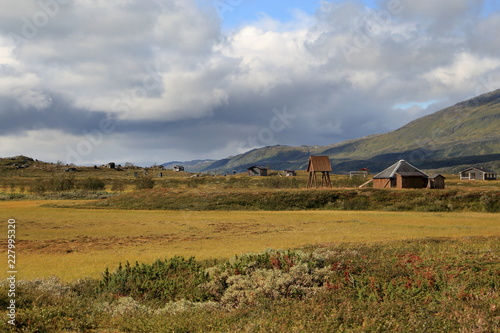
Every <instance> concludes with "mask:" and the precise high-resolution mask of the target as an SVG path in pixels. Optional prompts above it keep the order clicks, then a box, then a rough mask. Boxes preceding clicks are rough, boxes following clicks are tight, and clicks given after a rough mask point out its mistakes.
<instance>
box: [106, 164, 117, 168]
mask: <svg viewBox="0 0 500 333" xmlns="http://www.w3.org/2000/svg"><path fill="white" fill-rule="evenodd" d="M106 168H108V169H114V168H116V164H115V163H114V162H109V163H108V164H106Z"/></svg>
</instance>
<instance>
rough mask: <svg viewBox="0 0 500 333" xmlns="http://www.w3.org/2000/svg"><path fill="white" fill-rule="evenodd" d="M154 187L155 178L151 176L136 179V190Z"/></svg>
mask: <svg viewBox="0 0 500 333" xmlns="http://www.w3.org/2000/svg"><path fill="white" fill-rule="evenodd" d="M154 187H155V180H154V179H153V178H152V177H141V178H139V179H137V180H136V182H135V188H136V189H137V190H148V189H152V188H154Z"/></svg>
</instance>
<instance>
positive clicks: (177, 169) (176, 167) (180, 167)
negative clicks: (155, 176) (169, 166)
mask: <svg viewBox="0 0 500 333" xmlns="http://www.w3.org/2000/svg"><path fill="white" fill-rule="evenodd" d="M174 171H175V172H181V171H184V167H183V166H182V165H174Z"/></svg>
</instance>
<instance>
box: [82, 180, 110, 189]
mask: <svg viewBox="0 0 500 333" xmlns="http://www.w3.org/2000/svg"><path fill="white" fill-rule="evenodd" d="M79 187H80V188H81V189H82V190H85V191H102V190H104V189H105V188H106V183H105V182H104V180H102V179H100V178H94V177H88V178H86V179H84V180H82V181H81V182H80V184H79Z"/></svg>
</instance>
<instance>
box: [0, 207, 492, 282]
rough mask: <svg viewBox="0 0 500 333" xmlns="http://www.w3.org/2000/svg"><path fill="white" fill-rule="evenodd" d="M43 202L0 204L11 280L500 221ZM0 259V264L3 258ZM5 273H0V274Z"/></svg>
mask: <svg viewBox="0 0 500 333" xmlns="http://www.w3.org/2000/svg"><path fill="white" fill-rule="evenodd" d="M46 203H48V202H47V201H18V202H14V201H11V202H0V216H1V217H2V219H3V221H2V222H3V223H2V226H3V229H4V231H3V232H2V233H1V234H3V235H4V236H2V239H1V242H0V244H1V245H0V246H2V253H5V252H6V235H7V231H6V227H5V221H6V219H8V218H14V219H16V221H17V248H16V251H17V264H18V267H17V269H18V278H19V279H32V278H36V277H47V276H51V275H56V276H59V277H61V278H62V279H63V280H65V281H71V280H75V279H77V278H81V277H86V276H92V277H98V276H99V274H100V273H101V272H103V271H104V269H105V268H106V267H109V268H110V269H115V268H116V267H117V265H118V263H119V262H125V261H127V260H128V261H130V262H135V261H136V260H137V261H139V262H151V261H153V260H155V259H157V258H165V257H172V256H175V255H181V256H185V257H190V256H195V257H196V258H197V259H211V258H228V257H231V256H234V255H236V254H241V253H246V252H256V251H262V250H265V249H267V248H281V249H286V248H293V247H300V246H303V245H309V244H320V243H338V242H352V243H371V242H380V241H389V240H401V239H415V238H424V237H467V236H500V215H499V214H488V213H416V212H408V213H402V212H365V211H363V212H359V211H355V212H353V211H298V212H297V211H294V212H261V211H257V212H254V211H251V212H248V211H244V212H240V211H229V212H225V211H224V212H221V211H214V212H212V211H211V212H180V211H121V210H88V209H73V208H64V209H62V208H49V207H41V205H42V204H46ZM57 203H59V204H61V201H57ZM64 203H65V204H71V203H75V204H77V203H81V202H74V201H72V202H64ZM3 257H4V260H5V261H6V259H5V258H6V255H4V256H3ZM5 264H6V263H5ZM6 274H7V273H6V270H4V272H2V275H6Z"/></svg>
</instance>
